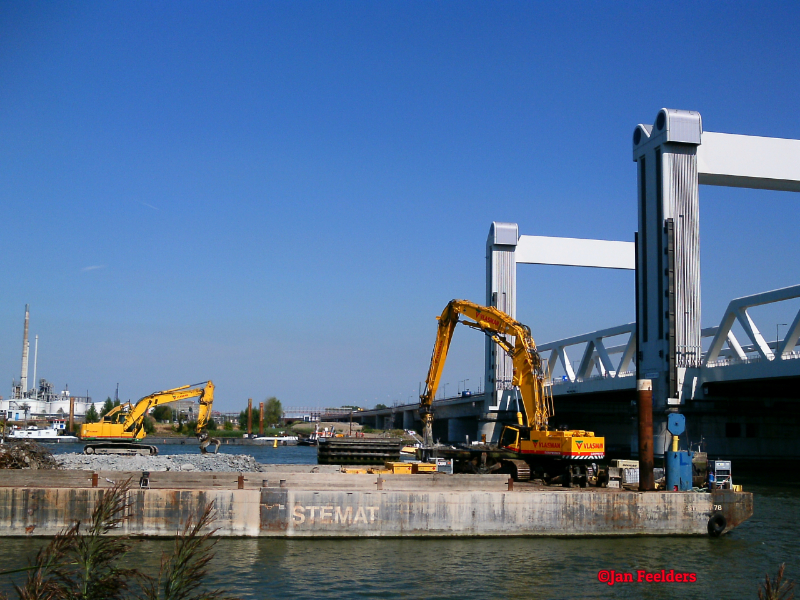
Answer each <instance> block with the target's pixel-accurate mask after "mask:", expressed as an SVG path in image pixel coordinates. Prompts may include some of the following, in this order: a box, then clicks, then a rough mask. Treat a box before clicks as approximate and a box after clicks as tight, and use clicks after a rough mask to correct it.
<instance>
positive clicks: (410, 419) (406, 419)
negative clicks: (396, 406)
mask: <svg viewBox="0 0 800 600" xmlns="http://www.w3.org/2000/svg"><path fill="white" fill-rule="evenodd" d="M403 429H414V411H413V410H404V411H403Z"/></svg>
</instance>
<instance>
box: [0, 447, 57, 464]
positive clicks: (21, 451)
mask: <svg viewBox="0 0 800 600" xmlns="http://www.w3.org/2000/svg"><path fill="white" fill-rule="evenodd" d="M58 468H59V466H58V463H57V462H56V461H55V459H54V458H53V455H52V453H51V452H50V451H49V450H48V449H47V448H45V447H44V446H41V445H39V444H37V443H36V442H31V441H27V440H25V441H22V442H18V441H8V440H6V441H5V442H4V443H3V444H0V469H58Z"/></svg>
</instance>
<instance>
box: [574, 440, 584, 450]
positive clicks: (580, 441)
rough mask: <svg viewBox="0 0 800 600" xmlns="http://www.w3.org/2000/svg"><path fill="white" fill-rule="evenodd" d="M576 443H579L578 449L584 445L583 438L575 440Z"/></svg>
mask: <svg viewBox="0 0 800 600" xmlns="http://www.w3.org/2000/svg"><path fill="white" fill-rule="evenodd" d="M575 443H576V444H578V449H579V450H580V447H581V446H582V445H583V440H575Z"/></svg>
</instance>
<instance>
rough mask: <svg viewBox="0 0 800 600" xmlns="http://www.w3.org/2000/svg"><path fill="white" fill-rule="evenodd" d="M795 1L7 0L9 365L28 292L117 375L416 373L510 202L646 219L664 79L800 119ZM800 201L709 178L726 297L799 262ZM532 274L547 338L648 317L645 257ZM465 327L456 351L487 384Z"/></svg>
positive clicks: (532, 320)
mask: <svg viewBox="0 0 800 600" xmlns="http://www.w3.org/2000/svg"><path fill="white" fill-rule="evenodd" d="M656 7H658V8H656ZM799 29H800V4H798V3H796V2H785V3H707V4H706V5H705V6H700V7H698V6H696V5H695V3H685V4H682V3H668V4H664V3H660V4H658V5H656V4H655V3H641V2H630V3H616V2H615V3H610V2H609V3H589V2H577V3H567V2H565V3H560V2H559V3H555V2H553V3H533V2H519V3H517V2H503V3H496V2H485V3H476V2H437V3H434V2H371V3H367V2H320V3H316V2H218V3H203V2H103V3H92V2H86V3H83V2H82V3H72V2H48V3H39V2H25V3H23V2H9V1H4V2H2V3H0V140H2V144H0V206H1V207H2V216H3V227H2V231H0V252H2V261H0V269H1V270H0V280H2V281H3V282H4V284H3V286H2V290H3V293H2V302H0V372H2V373H3V374H4V377H5V381H6V383H3V384H2V389H0V394H2V395H7V394H8V392H9V390H10V384H11V379H12V377H17V378H18V377H19V368H20V350H21V342H22V318H23V311H24V305H25V303H30V305H31V341H32V340H33V335H35V334H38V335H39V337H40V346H39V368H38V375H39V376H40V377H46V378H47V379H49V380H50V381H52V382H53V383H55V384H56V386H57V387H58V388H59V389H62V388H63V386H64V385H65V384H66V383H68V384H69V386H70V389H71V390H73V391H74V392H77V393H85V391H86V390H87V389H88V391H89V393H90V394H91V395H92V396H93V397H95V398H97V399H102V398H105V397H106V396H108V395H112V396H113V393H114V388H115V385H116V383H117V382H119V383H120V395H121V396H122V397H123V398H138V397H140V396H142V395H145V394H147V393H150V392H152V391H155V390H158V389H164V388H166V387H173V386H177V385H182V384H185V383H193V382H197V381H201V380H205V379H209V378H211V379H213V380H214V381H215V383H216V384H217V398H218V403H217V407H218V408H220V409H222V410H234V409H239V408H240V407H242V406H244V404H245V403H246V401H247V398H248V397H252V398H253V399H254V400H256V401H258V400H262V399H264V398H265V397H267V396H270V395H276V396H277V397H278V398H280V399H281V400H282V402H283V403H284V405H285V406H287V405H293V406H297V405H318V406H319V405H327V406H331V405H333V406H338V405H341V404H360V405H366V406H373V405H374V404H375V403H377V402H384V403H390V402H392V401H395V400H399V401H403V402H406V401H408V400H410V399H411V400H413V399H414V398H415V396H416V394H417V389H418V383H419V381H420V380H423V379H424V377H425V372H426V370H427V367H428V361H429V359H430V350H431V347H432V345H433V338H434V333H435V320H434V317H435V316H436V315H437V314H439V313H440V312H441V310H442V308H443V307H444V305H445V304H446V303H447V302H448V301H449V300H450V299H452V298H468V299H472V300H476V301H478V302H483V300H484V273H485V266H484V264H485V263H484V246H485V240H486V236H487V233H488V229H489V225H490V223H491V222H492V221H493V220H496V221H513V222H518V223H519V224H520V230H521V233H523V234H531V235H550V236H568V237H587V238H603V239H616V240H632V239H633V232H634V230H635V228H636V195H635V194H636V191H635V165H634V163H633V162H632V159H631V134H632V132H633V129H634V127H635V125H636V124H637V123H640V122H643V123H652V122H653V119H654V118H655V115H656V113H657V111H658V110H659V109H660V108H661V107H663V106H667V107H671V108H681V109H688V110H697V111H700V112H701V114H702V115H703V122H704V127H705V129H706V130H708V131H721V132H730V133H742V134H752V135H764V136H776V137H789V138H800V118H798V106H800V84H799V83H798V65H800V41H798V39H800V38H798V30H799ZM799 202H800V198H798V197H797V196H796V195H792V194H789V193H779V192H753V191H742V190H732V189H726V188H706V187H704V188H703V189H702V190H701V227H702V234H701V247H702V260H703V293H704V297H703V299H704V305H703V311H704V313H703V314H704V318H703V321H704V325H705V326H710V325H713V324H716V323H715V321H718V320H719V317H720V314H721V311H722V310H723V309H724V307H725V305H726V304H727V302H728V301H729V300H730V299H732V298H734V297H738V296H742V295H746V294H752V293H756V292H760V291H765V290H769V289H774V288H777V287H784V286H787V285H793V284H796V283H798V281H800V260H798V251H797V250H798V242H797V240H798V235H797V224H798V219H797V216H798V207H800V204H799ZM519 289H520V297H519V303H518V316H519V318H520V320H522V321H524V322H526V323H528V324H529V325H530V326H531V328H532V330H533V333H534V337H535V338H536V340H537V341H539V342H540V343H541V342H547V341H550V340H553V339H557V338H560V337H565V336H568V335H574V334H579V333H584V332H587V331H591V330H594V329H599V328H601V327H609V326H613V325H617V324H620V323H625V322H629V321H632V320H633V318H634V307H633V276H632V274H631V273H621V272H607V271H591V270H581V269H569V268H556V267H533V266H530V267H529V268H527V269H525V270H524V272H523V270H522V269H521V270H520V282H519ZM794 310H796V308H795V309H794ZM756 316H758V314H757V313H756ZM792 316H793V315H788V316H785V315H782V314H768V315H765V318H766V321H765V322H764V328H765V333H766V334H769V331H770V328H773V329H774V326H775V323H776V322H786V321H785V319H787V318H791V317H792ZM781 319H784V320H783V321H781ZM456 335H457V338H456V344H455V347H454V350H453V353H452V358H451V361H450V363H449V364H448V367H447V370H446V372H445V379H444V381H445V382H449V383H450V387H448V391H454V389H455V387H456V386H457V382H458V381H460V380H463V379H466V378H469V379H470V382H469V384H468V386H469V387H471V388H473V389H475V388H477V383H478V382H477V379H478V378H479V377H481V376H482V374H483V373H482V371H483V340H482V339H480V336H479V335H478V334H477V333H475V332H473V331H467V332H458V333H457V334H456ZM768 336H769V335H768ZM32 354H33V343H32V342H31V370H30V376H31V377H32V375H33V370H32V358H33V356H32Z"/></svg>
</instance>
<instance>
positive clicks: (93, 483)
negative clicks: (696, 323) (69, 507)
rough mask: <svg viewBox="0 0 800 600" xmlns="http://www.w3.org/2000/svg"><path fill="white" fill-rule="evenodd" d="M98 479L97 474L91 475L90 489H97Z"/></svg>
mask: <svg viewBox="0 0 800 600" xmlns="http://www.w3.org/2000/svg"><path fill="white" fill-rule="evenodd" d="M98 479H99V477H98V475H97V473H92V487H97V482H98Z"/></svg>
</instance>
